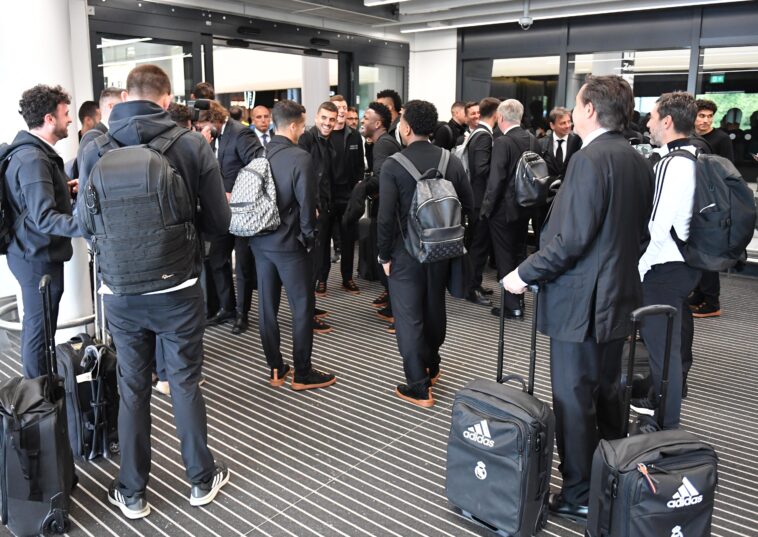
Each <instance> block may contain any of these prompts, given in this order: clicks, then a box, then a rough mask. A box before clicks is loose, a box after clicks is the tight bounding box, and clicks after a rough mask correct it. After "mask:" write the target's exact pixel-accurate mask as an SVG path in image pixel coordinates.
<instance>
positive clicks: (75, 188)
mask: <svg viewBox="0 0 758 537" xmlns="http://www.w3.org/2000/svg"><path fill="white" fill-rule="evenodd" d="M66 184H67V185H68V191H69V193H70V194H71V195H72V196H73V195H74V194H76V193H77V192H79V179H71V180H70V181H68V182H67V183H66Z"/></svg>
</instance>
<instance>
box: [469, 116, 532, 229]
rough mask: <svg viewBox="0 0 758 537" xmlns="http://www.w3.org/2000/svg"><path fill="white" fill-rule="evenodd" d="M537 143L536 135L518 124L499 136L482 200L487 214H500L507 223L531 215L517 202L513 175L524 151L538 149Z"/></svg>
mask: <svg viewBox="0 0 758 537" xmlns="http://www.w3.org/2000/svg"><path fill="white" fill-rule="evenodd" d="M537 145H538V144H537V140H536V138H535V137H534V136H533V135H532V134H531V133H530V132H529V131H526V130H524V129H522V128H521V127H514V128H512V129H511V130H509V131H508V132H507V133H506V134H504V135H502V136H500V137H498V138H496V139H495V143H494V144H493V146H492V160H491V163H490V174H489V178H488V180H487V189H486V190H485V193H484V201H483V202H482V212H481V214H482V215H483V216H485V217H487V218H490V217H492V216H495V215H496V216H499V217H500V218H502V219H504V220H505V221H506V222H514V221H516V220H518V219H520V218H524V217H525V216H528V215H529V214H530V213H529V211H528V210H526V209H524V208H522V207H520V206H519V205H518V203H516V192H515V189H514V187H513V176H514V174H515V173H516V166H517V165H518V161H519V159H520V158H521V155H523V154H524V151H528V150H529V149H530V148H532V149H536V148H537Z"/></svg>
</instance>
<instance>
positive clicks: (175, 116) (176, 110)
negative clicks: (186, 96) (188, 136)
mask: <svg viewBox="0 0 758 537" xmlns="http://www.w3.org/2000/svg"><path fill="white" fill-rule="evenodd" d="M168 115H169V116H171V120H172V121H173V122H174V123H176V124H177V125H179V126H181V127H184V126H186V125H187V122H188V121H190V120H191V119H192V115H190V111H189V108H187V107H186V106H184V105H183V104H180V103H176V102H172V103H171V104H170V105H168Z"/></svg>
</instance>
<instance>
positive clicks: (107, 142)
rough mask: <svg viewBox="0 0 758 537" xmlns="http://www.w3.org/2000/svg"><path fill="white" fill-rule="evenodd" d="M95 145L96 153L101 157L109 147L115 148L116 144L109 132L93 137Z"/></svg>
mask: <svg viewBox="0 0 758 537" xmlns="http://www.w3.org/2000/svg"><path fill="white" fill-rule="evenodd" d="M95 145H97V154H98V156H100V157H102V156H103V155H105V154H106V153H107V152H108V151H110V150H111V149H116V148H117V147H118V144H117V143H116V140H114V139H113V137H112V136H111V135H110V134H109V133H107V132H106V133H104V134H101V135H100V136H98V137H97V138H95Z"/></svg>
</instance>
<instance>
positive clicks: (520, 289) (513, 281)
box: [503, 269, 527, 295]
mask: <svg viewBox="0 0 758 537" xmlns="http://www.w3.org/2000/svg"><path fill="white" fill-rule="evenodd" d="M526 285H527V284H526V282H525V281H524V280H522V279H521V276H519V275H518V269H515V270H513V271H511V273H510V274H508V275H507V276H506V277H505V278H503V287H505V290H506V291H508V292H510V293H513V294H514V295H523V294H524V291H526Z"/></svg>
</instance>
